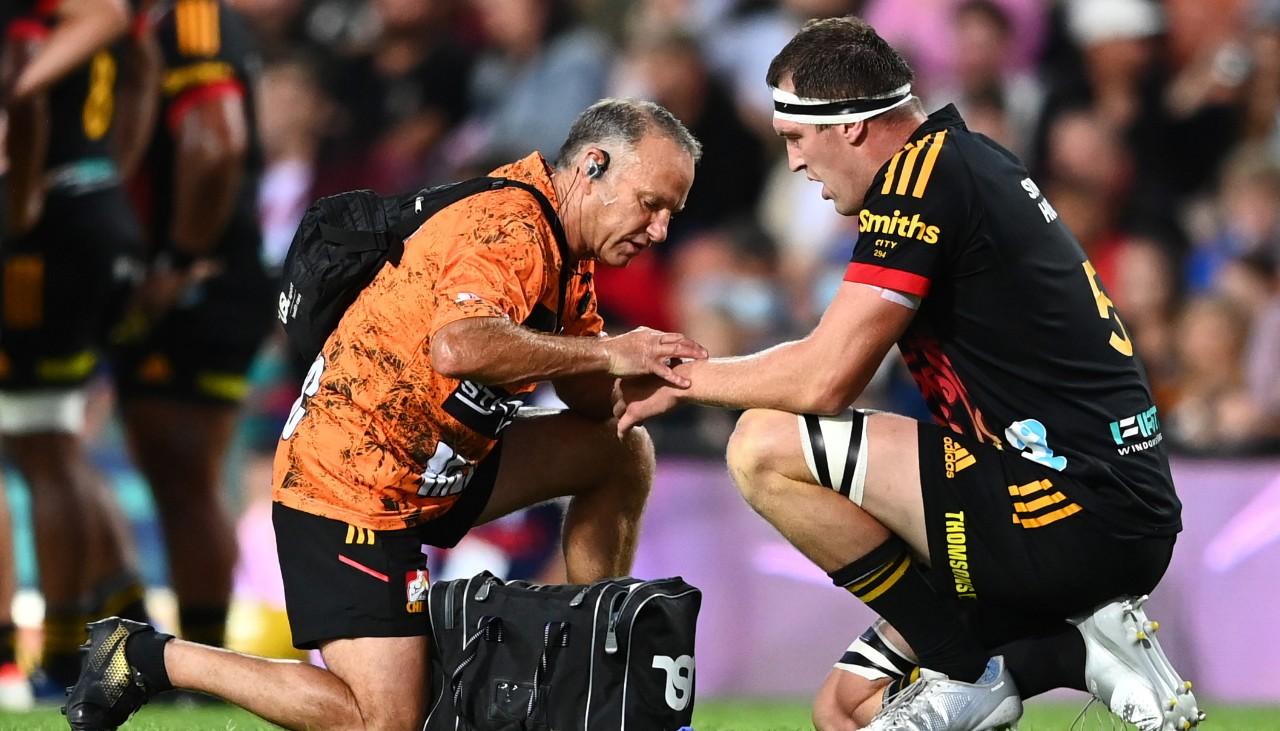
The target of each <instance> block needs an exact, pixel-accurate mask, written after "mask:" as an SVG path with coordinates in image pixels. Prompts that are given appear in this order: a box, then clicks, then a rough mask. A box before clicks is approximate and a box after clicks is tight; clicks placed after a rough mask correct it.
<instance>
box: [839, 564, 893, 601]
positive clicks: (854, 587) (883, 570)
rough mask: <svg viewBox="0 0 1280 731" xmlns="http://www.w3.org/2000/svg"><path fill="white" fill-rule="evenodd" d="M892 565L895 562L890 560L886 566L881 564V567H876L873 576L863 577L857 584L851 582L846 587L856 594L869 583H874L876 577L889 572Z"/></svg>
mask: <svg viewBox="0 0 1280 731" xmlns="http://www.w3.org/2000/svg"><path fill="white" fill-rule="evenodd" d="M892 566H893V562H892V561H889V562H888V563H886V564H885V565H884V566H881V567H880V568H878V569H876V572H875V573H874V574H872V575H871V576H869V577H867V578H865V579H863V580H862V581H859V582H858V583H856V584H849V585H847V586H845V588H846V589H848V590H849V591H851V592H853V594H854V595H855V596H856V595H857V594H858V592H859V591H862V589H864V588H865V587H866V586H867V585H868V584H870V583H872V582H873V581H875V580H876V579H879V578H880V577H881V576H884V575H885V573H886V572H888V571H889V569H890V568H891V567H892Z"/></svg>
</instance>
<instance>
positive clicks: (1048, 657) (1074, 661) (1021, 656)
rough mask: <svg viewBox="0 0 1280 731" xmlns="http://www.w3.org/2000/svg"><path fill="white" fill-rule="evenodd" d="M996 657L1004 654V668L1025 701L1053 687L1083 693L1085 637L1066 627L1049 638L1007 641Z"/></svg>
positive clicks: (1072, 628)
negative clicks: (1073, 689) (1007, 670)
mask: <svg viewBox="0 0 1280 731" xmlns="http://www.w3.org/2000/svg"><path fill="white" fill-rule="evenodd" d="M996 654H997V655H1004V663H1005V667H1007V668H1009V674H1010V675H1012V676H1013V682H1014V684H1015V685H1017V686H1018V693H1019V694H1020V695H1021V696H1022V697H1023V698H1024V699H1026V698H1031V697H1032V696H1036V695H1039V694H1041V693H1044V692H1046V691H1050V690H1053V689H1054V688H1075V689H1076V690H1086V688H1085V683H1084V659H1085V648H1084V637H1082V636H1080V631H1079V630H1077V629H1076V628H1075V627H1072V626H1071V625H1069V624H1066V623H1064V624H1063V628H1062V630H1060V631H1059V632H1056V633H1054V634H1051V635H1044V636H1041V637H1029V638H1027V639H1022V640H1016V641H1014V642H1010V643H1009V644H1007V645H1005V646H1003V647H1001V648H1000V649H999V650H997V651H996Z"/></svg>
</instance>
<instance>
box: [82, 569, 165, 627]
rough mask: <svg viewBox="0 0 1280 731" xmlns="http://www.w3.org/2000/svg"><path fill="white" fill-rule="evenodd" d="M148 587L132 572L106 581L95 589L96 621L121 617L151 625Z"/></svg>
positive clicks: (126, 572)
mask: <svg viewBox="0 0 1280 731" xmlns="http://www.w3.org/2000/svg"><path fill="white" fill-rule="evenodd" d="M146 594H147V590H146V587H145V586H143V584H142V579H141V578H139V577H138V575H137V574H135V573H133V572H132V571H124V572H121V573H119V574H116V575H115V576H112V577H110V578H107V579H104V580H102V581H101V582H99V583H98V585H97V586H96V587H94V589H93V610H92V612H91V614H93V617H94V619H100V618H103V617H120V618H122V619H132V620H133V621H135V622H142V623H143V624H150V623H151V617H150V615H148V614H147V604H146Z"/></svg>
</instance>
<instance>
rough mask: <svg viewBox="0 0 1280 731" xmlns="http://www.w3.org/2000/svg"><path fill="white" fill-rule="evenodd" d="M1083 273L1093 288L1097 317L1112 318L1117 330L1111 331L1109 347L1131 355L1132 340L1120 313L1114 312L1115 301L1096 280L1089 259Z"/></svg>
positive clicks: (1122, 353) (1096, 274)
mask: <svg viewBox="0 0 1280 731" xmlns="http://www.w3.org/2000/svg"><path fill="white" fill-rule="evenodd" d="M1084 274H1085V277H1087V278H1088V280H1089V287H1090V288H1091V289H1092V290H1093V301H1094V303H1095V304H1096V305H1097V306H1098V317H1101V318H1102V319H1104V320H1112V321H1114V322H1115V325H1116V329H1117V330H1119V332H1113V333H1111V338H1110V340H1109V342H1110V343H1111V347H1113V348H1115V349H1116V352H1118V353H1120V354H1121V355H1128V356H1132V355H1133V342H1132V341H1130V340H1129V331H1128V330H1126V329H1125V327H1124V323H1123V322H1120V314H1119V313H1118V312H1116V306H1115V303H1114V302H1112V301H1111V298H1110V297H1108V296H1107V293H1106V292H1103V291H1102V285H1101V284H1099V282H1098V273H1097V272H1096V271H1094V269H1093V264H1091V263H1090V262H1089V260H1087V259H1086V260H1085V262H1084Z"/></svg>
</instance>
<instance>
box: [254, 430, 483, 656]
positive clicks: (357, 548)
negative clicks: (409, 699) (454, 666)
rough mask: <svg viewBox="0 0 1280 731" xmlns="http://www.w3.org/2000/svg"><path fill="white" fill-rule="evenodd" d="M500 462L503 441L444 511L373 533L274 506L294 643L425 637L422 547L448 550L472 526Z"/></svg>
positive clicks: (314, 644) (305, 645) (425, 579)
mask: <svg viewBox="0 0 1280 731" xmlns="http://www.w3.org/2000/svg"><path fill="white" fill-rule="evenodd" d="M500 459H501V442H499V444H498V446H497V447H495V448H494V450H493V451H492V452H490V453H489V455H488V456H487V457H485V459H484V460H482V461H481V462H480V464H479V465H478V466H477V467H476V471H475V474H474V475H473V476H472V478H471V481H470V482H469V483H467V489H465V490H463V492H462V497H461V498H459V500H458V502H456V503H454V506H453V508H451V509H450V510H449V512H447V513H445V514H444V515H443V516H441V517H439V518H437V519H435V520H432V521H429V522H426V523H423V524H421V525H418V526H414V527H412V528H402V529H400V530H372V529H369V528H361V527H359V526H354V525H351V524H350V523H344V522H342V521H340V520H333V519H330V518H324V517H321V516H318V515H312V514H311V513H305V512H303V511H301V510H294V509H293V508H289V507H286V506H284V505H282V504H280V503H275V504H274V505H272V512H271V520H272V524H273V525H274V526H275V532H276V552H277V553H278V554H279V557H280V572H281V575H282V576H283V578H284V600H285V609H286V611H287V612H288V615H289V628H290V630H291V631H292V632H293V646H294V647H297V648H298V649H302V650H313V649H316V648H318V647H319V646H320V644H321V643H323V642H326V641H328V640H336V639H344V638H354V637H420V636H424V635H427V634H429V633H430V631H431V628H430V626H429V624H428V623H429V621H430V618H429V617H428V616H427V610H426V598H427V595H426V589H427V584H428V581H429V577H428V574H427V554H426V553H425V552H424V551H423V548H424V547H425V546H436V547H440V548H452V547H453V546H455V545H457V544H458V541H460V540H462V537H463V536H465V535H466V534H467V532H468V531H469V530H471V528H472V526H474V525H475V521H476V519H478V518H479V517H480V513H481V512H483V511H484V507H485V505H487V504H488V502H489V495H490V494H491V493H492V492H493V486H494V482H495V481H496V479H497V476H498V463H499V461H500Z"/></svg>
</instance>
